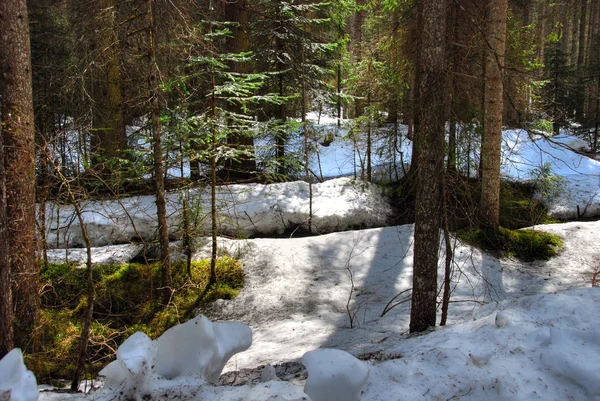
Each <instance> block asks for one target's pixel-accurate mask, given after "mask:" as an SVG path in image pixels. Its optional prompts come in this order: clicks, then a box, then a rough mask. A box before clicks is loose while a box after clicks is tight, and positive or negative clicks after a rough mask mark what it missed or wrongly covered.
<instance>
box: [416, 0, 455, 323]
mask: <svg viewBox="0 0 600 401" xmlns="http://www.w3.org/2000/svg"><path fill="white" fill-rule="evenodd" d="M420 21H421V28H420V31H421V44H420V48H421V53H420V57H419V67H418V70H419V74H418V76H419V87H418V88H419V125H418V128H417V130H418V132H417V134H416V138H415V139H416V147H417V149H418V152H419V159H418V164H417V166H416V168H417V170H416V179H417V182H416V185H417V193H416V200H415V243H414V270H413V290H412V301H411V310H410V332H411V333H412V332H419V331H424V330H426V329H427V328H428V327H430V326H435V318H436V298H437V268H438V249H439V245H440V244H439V243H440V230H439V228H440V205H441V177H442V173H441V172H443V171H444V132H445V126H444V125H445V124H444V122H445V118H444V114H445V113H444V111H445V101H444V93H445V91H446V82H445V81H446V71H445V64H444V62H445V60H444V58H445V44H446V2H444V1H437V0H423V1H421V3H420Z"/></svg>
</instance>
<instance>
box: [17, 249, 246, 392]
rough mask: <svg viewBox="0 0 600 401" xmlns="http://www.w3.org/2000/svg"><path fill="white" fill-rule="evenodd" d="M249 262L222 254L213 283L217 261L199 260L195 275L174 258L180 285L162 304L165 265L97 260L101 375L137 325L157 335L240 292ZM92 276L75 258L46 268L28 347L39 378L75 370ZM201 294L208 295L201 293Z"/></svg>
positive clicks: (95, 326)
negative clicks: (102, 263) (202, 307)
mask: <svg viewBox="0 0 600 401" xmlns="http://www.w3.org/2000/svg"><path fill="white" fill-rule="evenodd" d="M242 267H243V266H242V264H241V263H240V262H239V261H237V260H235V259H233V258H231V257H229V256H225V257H222V258H219V259H218V260H217V266H216V270H217V281H216V283H214V284H213V285H212V286H211V287H210V288H208V289H207V288H206V286H207V284H208V282H209V277H210V260H201V261H196V262H193V263H192V269H191V271H192V277H188V275H187V268H186V265H185V263H181V262H176V263H173V264H172V281H173V290H174V292H173V297H172V299H171V302H170V303H169V304H168V305H163V304H161V303H160V300H161V297H160V293H159V290H158V289H159V288H160V286H161V284H160V281H161V269H160V264H158V263H157V264H152V265H143V264H135V263H131V264H123V265H105V266H97V267H94V270H93V277H94V281H95V293H96V302H95V304H94V320H93V323H92V333H91V341H90V344H89V353H90V357H91V363H90V372H91V373H92V374H95V373H97V372H98V371H99V369H101V368H102V367H103V366H104V365H106V362H107V361H108V360H109V359H110V358H111V357H112V356H113V353H114V350H115V349H116V348H117V347H118V346H119V345H120V344H121V343H122V342H123V341H124V340H125V339H126V338H127V337H129V336H130V335H131V334H133V333H135V332H136V331H142V332H144V333H146V334H147V335H148V336H150V337H151V338H156V337H158V336H160V335H161V334H162V333H163V332H164V331H165V330H167V329H168V328H169V327H172V326H174V325H176V324H178V323H183V322H184V321H185V320H187V318H188V316H186V312H187V311H188V310H191V309H192V308H193V307H194V306H199V305H202V304H204V303H209V302H212V301H214V300H217V299H232V298H234V297H235V296H237V294H238V292H239V290H240V289H241V288H242V287H243V285H244V274H243V270H242ZM85 276H86V270H85V269H81V268H77V267H76V266H75V265H74V264H60V265H59V264H55V265H54V264H51V265H50V266H48V267H47V268H46V267H43V268H42V269H41V272H40V280H41V282H42V288H43V291H42V312H41V317H40V325H39V328H38V330H37V331H36V333H35V334H34V339H33V340H32V342H31V346H30V347H28V349H26V350H25V358H26V360H27V366H28V367H30V369H31V370H32V371H33V372H34V373H35V374H36V377H37V378H38V380H39V381H40V382H52V381H54V380H56V379H61V378H62V379H65V378H69V377H70V376H71V375H72V372H73V369H74V367H75V363H76V358H77V353H78V346H79V335H80V332H81V326H82V323H83V317H84V315H85V311H86V309H87V298H86V292H85V289H86V281H85ZM199 294H204V296H203V297H202V298H201V299H199ZM192 316H193V314H192ZM190 317H191V316H190Z"/></svg>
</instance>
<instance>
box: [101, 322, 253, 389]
mask: <svg viewBox="0 0 600 401" xmlns="http://www.w3.org/2000/svg"><path fill="white" fill-rule="evenodd" d="M251 344H252V331H251V330H250V328H249V327H248V326H247V325H245V324H243V323H236V322H232V323H212V322H211V321H210V320H208V319H207V318H206V317H204V316H202V315H199V316H197V317H195V318H194V319H192V320H190V321H188V322H186V323H183V324H180V325H177V326H174V327H171V328H170V329H169V330H167V331H166V332H165V333H164V334H163V335H162V336H160V337H159V338H158V339H156V340H155V341H152V340H151V339H150V338H149V337H148V336H147V335H146V334H144V333H142V332H137V333H135V334H133V335H132V336H131V337H129V338H128V339H127V340H126V341H125V342H124V343H123V344H122V345H121V346H120V347H119V348H118V349H117V359H116V360H115V361H113V362H111V363H110V364H109V365H108V366H106V367H105V368H104V369H102V371H101V372H100V375H101V376H104V377H105V378H106V384H105V386H104V388H103V390H102V391H103V393H104V394H105V395H107V398H106V399H111V398H110V394H122V395H123V396H124V397H126V398H127V399H135V400H136V401H140V400H143V399H147V398H148V397H150V398H151V399H156V397H155V395H156V394H157V392H161V391H163V392H164V391H166V390H167V389H174V388H177V389H180V390H181V389H184V388H188V387H189V388H188V390H189V389H190V388H193V391H198V389H199V387H200V386H201V385H202V384H205V383H206V381H207V380H208V381H211V382H215V381H217V380H218V378H219V376H220V375H221V371H222V370H223V366H225V364H226V363H227V361H228V360H229V358H231V357H232V356H233V355H234V354H235V353H237V352H241V351H244V350H246V349H247V348H248V347H250V345H251ZM190 391H191V390H190ZM100 399H104V398H100Z"/></svg>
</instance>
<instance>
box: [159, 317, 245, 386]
mask: <svg viewBox="0 0 600 401" xmlns="http://www.w3.org/2000/svg"><path fill="white" fill-rule="evenodd" d="M251 344H252V330H251V329H250V327H248V326H247V325H245V324H243V323H212V322H211V321H210V320H208V319H207V318H206V317H205V316H203V315H198V316H197V317H195V318H194V319H192V320H190V321H188V322H186V323H183V324H180V325H177V326H175V327H171V328H170V329H169V330H167V331H166V332H165V333H164V334H163V335H162V336H160V337H159V338H158V339H157V340H156V345H157V349H158V351H157V354H156V361H155V365H156V372H157V373H158V374H159V375H161V376H163V377H165V378H167V379H173V378H176V377H179V376H199V377H204V378H206V379H208V380H209V381H211V382H214V381H216V380H218V378H219V376H220V375H221V371H222V370H223V367H224V366H225V364H226V363H227V361H228V360H229V358H231V357H232V356H233V355H234V354H236V353H238V352H241V351H245V350H247V349H248V348H249V347H250V345H251Z"/></svg>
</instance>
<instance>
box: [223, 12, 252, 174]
mask: <svg viewBox="0 0 600 401" xmlns="http://www.w3.org/2000/svg"><path fill="white" fill-rule="evenodd" d="M225 19H226V20H227V21H230V22H233V23H235V25H233V26H231V27H230V28H229V29H230V30H231V32H232V35H231V36H228V37H227V48H228V51H229V52H231V53H244V52H247V51H248V50H249V49H250V44H249V41H248V8H247V1H246V0H233V1H227V2H225ZM249 70H250V66H249V64H248V63H247V62H234V63H232V65H231V71H232V72H234V73H238V74H247V73H248V72H249ZM229 107H230V109H231V111H233V112H234V113H240V114H241V113H242V108H241V107H240V106H237V105H230V106H229ZM230 124H234V125H235V124H237V123H236V122H235V121H230ZM238 131H239V130H238ZM248 132H250V131H248ZM227 141H228V142H229V144H230V145H232V146H234V147H237V148H238V149H239V150H241V151H244V152H246V153H250V154H251V156H250V155H241V156H238V157H237V158H236V159H234V160H230V161H229V162H228V166H227V168H228V169H229V173H230V176H231V175H232V173H233V176H234V177H239V178H249V176H250V175H251V174H253V173H254V172H256V158H255V157H254V138H253V137H252V136H251V135H248V134H243V133H240V132H238V133H236V134H232V135H229V136H228V138H227Z"/></svg>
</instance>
